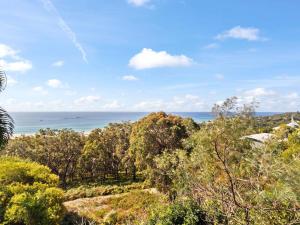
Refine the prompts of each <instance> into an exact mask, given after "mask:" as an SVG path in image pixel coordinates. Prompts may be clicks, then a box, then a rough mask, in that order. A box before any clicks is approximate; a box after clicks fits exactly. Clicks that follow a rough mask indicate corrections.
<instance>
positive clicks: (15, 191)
mask: <svg viewBox="0 0 300 225" xmlns="http://www.w3.org/2000/svg"><path fill="white" fill-rule="evenodd" d="M57 185H58V177H57V176H56V175H54V174H52V173H51V171H50V169H49V168H47V167H45V166H41V165H39V164H37V163H32V162H29V161H22V160H20V159H18V158H0V223H3V224H22V225H23V224H24V225H54V224H59V222H60V220H61V218H62V216H63V213H64V209H63V206H62V201H63V191H62V190H61V189H59V188H57V187H56V186H57Z"/></svg>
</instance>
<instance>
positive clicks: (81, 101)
mask: <svg viewBox="0 0 300 225" xmlns="http://www.w3.org/2000/svg"><path fill="white" fill-rule="evenodd" d="M100 100H101V97H99V96H94V95H89V96H85V97H81V98H78V99H76V100H75V101H74V103H75V104H76V105H86V104H92V103H95V102H98V101H100Z"/></svg>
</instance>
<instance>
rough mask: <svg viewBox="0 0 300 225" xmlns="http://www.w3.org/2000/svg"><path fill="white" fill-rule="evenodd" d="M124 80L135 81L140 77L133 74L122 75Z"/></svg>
mask: <svg viewBox="0 0 300 225" xmlns="http://www.w3.org/2000/svg"><path fill="white" fill-rule="evenodd" d="M122 80H128V81H135V80H138V78H137V77H136V76H133V75H125V76H123V77H122Z"/></svg>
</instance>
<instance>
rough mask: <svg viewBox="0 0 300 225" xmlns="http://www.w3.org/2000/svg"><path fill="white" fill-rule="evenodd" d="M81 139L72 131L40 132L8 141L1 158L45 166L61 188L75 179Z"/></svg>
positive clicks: (81, 143)
mask: <svg viewBox="0 0 300 225" xmlns="http://www.w3.org/2000/svg"><path fill="white" fill-rule="evenodd" d="M83 144H84V136H83V135H82V134H80V133H77V132H75V131H72V130H68V129H63V130H50V129H46V130H40V131H39V132H38V133H37V134H35V135H34V136H29V137H26V136H22V137H18V138H15V139H14V140H11V141H10V142H9V144H8V146H7V147H6V149H5V151H4V153H3V154H6V155H9V156H18V157H22V158H26V159H30V160H32V161H35V162H38V163H40V164H43V165H45V166H48V167H49V168H50V169H51V170H52V172H53V173H55V174H56V175H58V176H59V178H60V180H61V183H62V185H63V186H65V185H66V183H67V182H69V181H72V179H73V178H74V177H75V175H76V174H75V172H76V169H77V168H76V167H77V163H78V160H79V157H80V153H81V151H82V147H83Z"/></svg>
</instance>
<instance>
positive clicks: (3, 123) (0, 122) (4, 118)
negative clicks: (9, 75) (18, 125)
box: [0, 69, 14, 149]
mask: <svg viewBox="0 0 300 225" xmlns="http://www.w3.org/2000/svg"><path fill="white" fill-rule="evenodd" d="M5 86H6V75H5V73H4V71H3V70H1V69H0V92H1V91H3V89H4V88H5ZM13 130H14V121H13V119H12V118H11V116H10V115H9V114H8V113H7V112H6V111H5V110H4V109H3V108H1V107H0V149H1V148H3V146H4V145H5V144H6V143H7V141H8V140H9V138H10V137H11V136H12V134H13Z"/></svg>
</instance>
